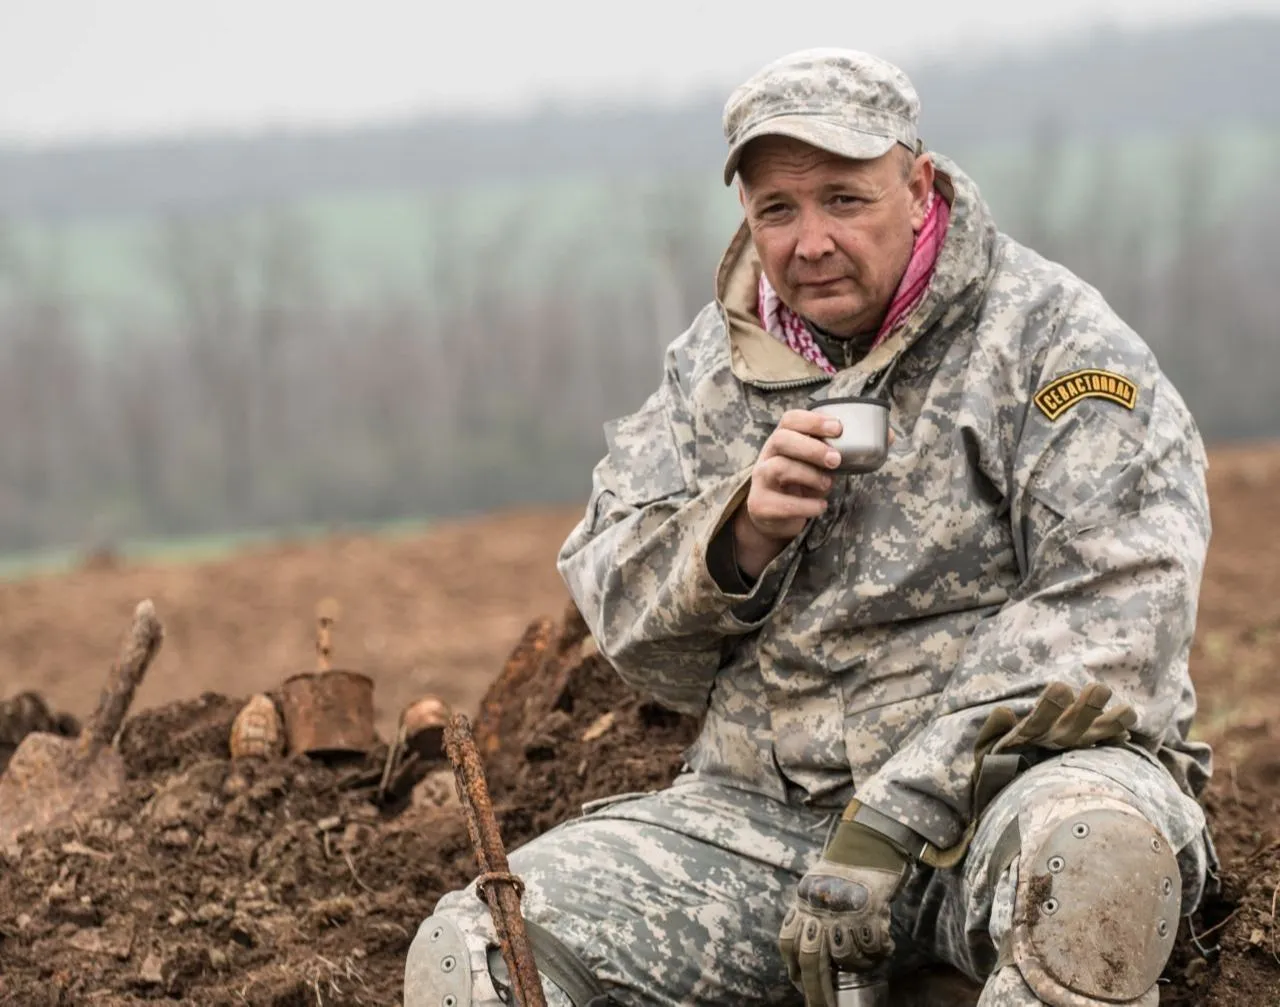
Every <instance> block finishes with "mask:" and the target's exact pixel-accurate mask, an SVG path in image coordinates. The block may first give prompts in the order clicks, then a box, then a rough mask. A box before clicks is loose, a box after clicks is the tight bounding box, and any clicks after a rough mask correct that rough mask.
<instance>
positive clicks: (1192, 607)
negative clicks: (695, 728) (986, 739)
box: [559, 157, 1210, 847]
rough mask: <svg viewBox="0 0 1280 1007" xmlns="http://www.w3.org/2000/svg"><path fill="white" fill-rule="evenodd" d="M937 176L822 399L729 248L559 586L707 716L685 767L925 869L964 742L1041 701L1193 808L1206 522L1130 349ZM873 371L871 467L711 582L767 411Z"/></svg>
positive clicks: (678, 698) (599, 634)
mask: <svg viewBox="0 0 1280 1007" xmlns="http://www.w3.org/2000/svg"><path fill="white" fill-rule="evenodd" d="M935 160H936V162H937V165H938V169H939V171H938V183H937V184H938V188H939V191H941V192H942V194H943V195H944V197H945V198H947V199H948V200H949V201H950V202H951V205H952V220H951V224H950V228H949V230H948V233H947V238H946V242H945V244H944V246H943V249H942V252H941V255H940V258H939V261H938V265H937V269H936V271H935V274H934V277H933V280H932V282H931V285H930V287H929V290H928V291H927V293H926V295H925V297H924V299H923V300H922V301H921V302H920V303H919V304H918V305H917V306H916V308H915V309H914V310H913V312H912V313H911V314H910V315H909V316H908V317H907V319H906V320H905V322H904V323H903V324H902V325H900V326H899V328H898V329H897V330H896V331H895V332H894V334H892V335H891V336H890V337H889V338H888V339H887V340H886V341H884V342H883V343H881V344H880V345H879V346H878V347H877V348H876V349H875V350H873V351H872V352H871V353H870V354H869V355H868V356H866V357H865V358H864V359H862V360H861V361H858V362H857V363H855V364H854V365H852V366H846V367H845V368H844V369H843V370H841V371H839V372H838V373H837V374H836V375H835V376H834V377H831V376H828V375H825V374H823V373H822V372H821V371H820V370H819V369H818V368H817V367H815V366H813V365H811V364H809V363H808V362H806V361H805V360H803V359H802V358H800V357H799V356H798V355H797V354H795V353H793V352H792V351H790V350H789V349H787V348H786V347H785V346H784V345H783V344H782V343H780V342H778V341H776V340H775V339H773V338H772V337H771V336H769V335H768V334H767V333H766V332H764V331H763V330H762V329H761V328H760V327H759V324H758V319H757V318H756V316H755V311H754V297H755V291H756V282H757V278H758V275H759V264H758V260H757V259H756V257H755V254H754V251H753V249H752V247H751V243H750V240H749V236H748V235H747V233H746V231H745V229H743V230H740V231H739V233H738V235H737V236H736V238H735V239H734V241H733V243H732V244H731V246H730V247H729V249H728V251H727V252H726V254H725V257H724V259H723V261H722V263H721V266H720V269H719V273H718V277H717V295H718V296H717V299H716V301H715V302H714V303H712V304H710V305H708V306H707V307H706V308H705V309H704V310H703V311H702V312H701V313H700V314H699V315H698V317H697V319H696V320H695V321H694V323H693V325H692V327H691V328H690V329H689V330H688V331H687V332H685V333H684V334H683V335H681V336H680V337H679V338H678V339H676V340H675V341H674V342H673V343H672V344H671V346H670V347H669V349H668V351H667V353H666V357H665V366H664V380H663V382H662V384H661V386H660V387H659V388H658V390H657V391H656V392H654V393H653V394H652V395H651V396H650V397H649V399H648V400H647V401H646V402H645V404H644V405H643V406H642V407H641V408H640V410H639V411H638V412H636V413H634V414H632V415H630V416H627V417H625V418H623V419H620V420H617V421H614V422H611V423H609V424H607V425H606V428H605V433H606V440H607V444H608V453H607V455H606V456H605V457H604V459H603V460H602V461H601V462H600V463H599V464H598V465H597V466H596V468H595V471H594V479H593V492H592V495H591V498H590V501H589V503H588V507H587V512H586V515H585V517H584V518H583V520H582V521H581V523H580V524H579V525H578V527H577V528H576V529H575V530H574V531H573V532H572V534H571V535H570V537H569V539H568V540H567V541H566V542H565V544H564V546H563V548H562V550H561V553H560V558H559V568H560V571H561V574H562V575H563V577H564V579H565V581H566V583H567V585H568V587H569V589H570V592H571V594H572V595H573V597H574V599H575V600H576V602H577V604H578V606H579V607H580V608H581V610H582V612H583V614H584V616H585V617H586V620H587V623H588V625H589V626H590V627H591V630H592V632H593V634H594V635H595V638H596V641H597V643H598V645H599V647H600V650H601V652H602V653H603V654H604V655H605V656H606V657H607V658H608V659H609V661H610V662H611V663H612V664H613V665H614V666H615V667H616V668H617V670H618V672H619V674H621V675H622V677H623V678H624V679H626V680H627V681H628V682H629V683H631V684H632V685H634V686H636V687H637V688H640V689H642V690H644V691H647V692H648V693H650V694H652V695H654V696H656V697H657V698H658V699H660V700H661V701H662V702H664V703H666V704H668V705H670V706H672V707H674V708H676V709H679V710H682V711H687V712H691V713H696V714H703V713H705V719H704V722H703V726H702V730H701V733H700V736H699V738H698V740H697V742H696V743H695V744H694V746H693V747H692V748H691V749H690V751H689V752H688V753H687V760H688V765H689V767H691V768H692V769H694V770H697V771H699V772H701V773H704V774H708V775H712V776H714V777H717V778H720V779H724V780H727V781H730V782H733V783H736V784H738V785H740V786H742V787H746V788H749V789H752V790H754V791H757V792H761V793H765V794H768V795H772V796H774V797H776V798H777V799H779V800H787V801H798V802H803V803H809V804H814V805H818V806H828V805H829V806H833V807H834V806H837V805H841V804H843V803H844V802H846V801H847V800H848V799H850V798H851V797H853V796H857V797H858V798H859V799H860V800H862V801H863V802H864V803H866V804H868V805H870V806H871V807H873V808H876V809H877V810H879V811H881V812H883V813H885V814H887V815H889V816H891V817H892V818H894V819H896V820H897V821H899V822H901V823H902V824H904V825H907V826H909V827H911V828H914V829H915V830H916V831H917V832H918V833H920V834H921V835H923V836H924V837H925V838H927V839H928V840H929V841H931V842H932V843H934V844H935V845H937V846H942V847H945V846H949V845H951V844H952V843H954V842H955V841H956V840H957V839H958V838H959V837H960V835H961V833H962V832H963V830H964V828H965V826H966V825H967V824H968V822H969V820H970V818H971V800H970V790H971V783H972V779H971V778H972V775H973V757H972V746H973V741H974V737H975V735H976V733H977V730H978V728H979V726H980V725H981V724H982V722H983V721H984V720H985V719H986V717H987V715H988V714H989V713H990V712H991V710H992V709H993V708H994V707H995V706H997V705H1005V706H1009V707H1011V708H1013V709H1014V710H1015V711H1017V712H1018V713H1020V714H1021V713H1025V712H1026V711H1027V710H1029V708H1030V706H1031V705H1032V702H1033V700H1034V699H1035V697H1036V696H1037V695H1038V694H1039V693H1040V692H1041V690H1042V689H1043V688H1044V686H1045V685H1046V684H1047V683H1049V682H1051V681H1054V680H1060V681H1064V682H1067V683H1069V684H1071V685H1072V686H1073V687H1078V686H1080V685H1082V684H1084V683H1085V682H1087V681H1089V680H1098V681H1102V682H1104V683H1106V684H1107V685H1109V686H1111V687H1112V689H1113V690H1114V692H1115V694H1116V700H1114V701H1116V702H1120V701H1125V702H1129V703H1131V704H1132V705H1133V706H1134V708H1135V709H1136V710H1137V712H1138V714H1139V721H1138V724H1137V727H1136V728H1135V731H1134V741H1133V744H1134V745H1135V746H1137V747H1140V748H1141V749H1142V750H1144V751H1145V752H1147V753H1148V755H1149V756H1151V757H1152V758H1155V759H1158V760H1159V761H1160V762H1161V763H1162V764H1164V765H1165V766H1166V768H1167V769H1168V770H1169V772H1170V773H1171V774H1172V776H1173V778H1174V779H1175V780H1176V781H1177V783H1178V785H1179V786H1180V787H1181V789H1182V790H1183V791H1184V792H1186V793H1188V794H1197V793H1199V791H1200V790H1201V789H1202V787H1203V785H1204V783H1205V780H1206V779H1207V776H1208V772H1209V766H1210V753H1209V750H1208V749H1207V747H1205V746H1203V745H1200V744H1197V743H1192V742H1190V741H1189V740H1188V738H1187V733H1188V731H1189V729H1190V725H1191V720H1192V717H1193V715H1194V712H1195V694H1194V691H1193V688H1192V684H1191V681H1190V678H1189V676H1188V673H1187V657H1188V651H1189V648H1190V643H1191V638H1192V634H1193V626H1194V621H1195V611H1196V602H1197V596H1198V592H1199V584H1200V578H1201V572H1202V568H1203V562H1204V557H1205V550H1206V547H1207V542H1208V537H1209V514H1208V503H1207V499H1206V493H1205V483H1204V470H1205V467H1206V459H1205V455H1204V449H1203V445H1202V443H1201V440H1200V436H1199V433H1198V432H1197V430H1196V428H1195V425H1194V423H1193V421H1192V418H1191V416H1190V415H1189V413H1188V411H1187V409H1186V407H1185V405H1184V404H1183V402H1182V400H1181V398H1180V397H1179V395H1178V393H1177V392H1176V391H1175V389H1174V388H1173V387H1172V385H1171V384H1170V383H1169V381H1168V380H1167V379H1166V378H1165V377H1164V375H1163V374H1162V373H1161V371H1160V369H1159V367H1158V365H1157V362H1156V360H1155V357H1154V356H1153V354H1152V353H1151V351H1150V349H1149V348H1148V347H1147V346H1146V345H1145V344H1144V343H1143V342H1142V340H1141V339H1140V338H1139V337H1138V336H1137V335H1136V334H1135V333H1134V332H1133V331H1132V330H1130V329H1129V328H1128V327H1127V326H1126V325H1125V324H1124V323H1123V322H1122V321H1121V320H1120V319H1119V318H1118V317H1117V316H1116V315H1115V314H1114V312H1112V310H1111V309H1110V308H1109V307H1108V306H1107V305H1106V303H1105V302H1104V301H1103V299H1102V297H1101V296H1100V295H1099V294H1098V292H1097V291H1095V290H1094V289H1093V288H1091V287H1090V286H1088V285H1086V284H1085V283H1084V282H1082V281H1081V280H1079V279H1078V278H1076V277H1075V276H1073V275H1072V274H1071V273H1070V272H1068V271H1067V270H1066V269H1064V268H1063V267H1061V266H1058V265H1055V264H1053V263H1050V262H1047V261H1045V260H1044V259H1042V258H1040V257H1039V256H1037V255H1036V254H1035V253H1033V252H1032V251H1030V250H1028V249H1027V248H1025V247H1022V246H1020V245H1019V244H1017V243H1016V242H1014V241H1013V240H1012V239H1010V238H1009V237H1007V236H1005V235H1003V234H1001V233H999V232H998V231H997V230H996V228H995V225H994V223H993V221H992V219H991V216H990V213H989V211H988V210H987V207H986V206H985V204H984V203H983V201H982V199H981V196H980V195H979V193H978V191H977V188H976V186H975V185H974V184H973V182H972V181H970V180H969V179H968V178H966V177H965V176H964V175H963V174H961V173H960V172H959V170H958V169H957V168H956V167H955V166H954V165H953V164H952V163H951V162H949V161H947V160H946V159H945V158H941V157H935ZM836 363H837V366H839V364H840V361H836ZM890 366H892V367H893V370H892V372H891V378H890V380H889V382H888V391H889V395H890V398H891V400H892V408H891V423H892V426H893V430H894V433H895V437H896V439H895V441H894V444H893V447H892V449H891V453H890V457H889V460H888V461H887V462H886V463H885V465H884V466H883V467H882V468H881V469H880V470H879V471H877V472H875V473H872V474H869V475H862V476H849V477H838V481H837V484H836V486H835V488H834V489H833V491H832V494H831V501H832V503H831V506H830V507H829V508H828V510H827V512H826V513H825V514H824V515H823V516H822V517H821V518H819V519H817V520H814V521H811V522H810V523H809V524H808V526H807V527H806V529H805V531H804V533H802V534H801V535H800V536H799V537H798V538H797V539H795V540H794V541H793V542H792V543H790V545H788V547H787V548H786V549H785V550H784V551H783V552H782V553H781V554H780V555H779V556H778V557H777V558H776V559H775V560H774V561H773V562H772V563H771V564H770V565H769V567H767V568H766V570H765V571H764V572H763V573H762V574H761V576H760V577H759V578H758V579H757V580H756V582H755V583H754V584H753V585H750V586H748V585H747V584H746V583H745V582H742V583H740V584H738V585H735V584H733V583H732V582H733V580H735V579H740V578H735V577H731V576H726V575H724V574H721V573H718V572H716V570H717V567H718V566H719V565H721V561H720V560H718V559H717V555H718V553H720V552H722V551H723V548H724V546H723V543H724V542H725V541H727V539H728V535H729V533H728V530H727V528H726V522H727V520H728V518H729V516H730V515H731V514H732V513H733V511H734V510H735V509H736V508H737V506H738V505H739V504H740V503H741V502H742V501H743V500H744V499H745V496H746V492H747V488H748V485H749V481H750V474H751V468H752V465H753V463H754V461H755V459H756V456H757V454H758V453H759V451H760V449H761V447H762V446H763V444H764V442H765V439H766V438H767V437H768V436H769V434H770V433H771V432H772V431H773V429H774V428H775V426H776V425H777V423H778V421H779V419H780V418H781V416H782V414H783V412H784V411H785V410H787V409H792V408H804V407H805V406H806V405H807V404H808V403H809V401H810V400H811V399H812V398H814V397H819V398H821V397H836V396H840V395H850V394H857V393H858V392H859V391H861V390H862V389H863V387H864V386H865V385H868V384H869V383H870V382H871V381H872V380H874V379H876V378H877V377H878V376H879V375H881V374H883V373H885V372H886V370H887V369H888V368H889V367H890Z"/></svg>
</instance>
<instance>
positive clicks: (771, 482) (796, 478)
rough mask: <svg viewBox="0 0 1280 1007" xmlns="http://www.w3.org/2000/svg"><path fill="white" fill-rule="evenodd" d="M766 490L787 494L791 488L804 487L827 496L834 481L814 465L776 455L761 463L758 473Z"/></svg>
mask: <svg viewBox="0 0 1280 1007" xmlns="http://www.w3.org/2000/svg"><path fill="white" fill-rule="evenodd" d="M756 474H757V475H758V476H759V478H760V481H761V482H762V483H763V485H764V487H765V488H766V489H771V490H776V491H778V492H779V493H786V492H787V491H788V489H789V488H791V487H802V488H804V489H806V490H812V491H814V492H815V493H820V494H822V495H823V496H826V495H827V493H828V492H830V490H831V486H832V479H831V476H829V475H827V474H826V473H825V472H822V471H820V470H818V469H816V468H814V467H813V466H812V465H806V464H805V463H804V462H800V461H796V460H795V459H794V458H784V457H783V456H782V455H774V456H773V457H772V458H768V459H766V460H765V461H763V462H761V463H760V467H759V469H757V473H756Z"/></svg>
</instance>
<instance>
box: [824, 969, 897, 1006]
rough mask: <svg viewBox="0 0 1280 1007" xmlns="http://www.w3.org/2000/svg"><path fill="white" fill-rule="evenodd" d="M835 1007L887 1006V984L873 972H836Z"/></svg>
mask: <svg viewBox="0 0 1280 1007" xmlns="http://www.w3.org/2000/svg"><path fill="white" fill-rule="evenodd" d="M836 1005H837V1007H889V984H888V982H886V981H885V979H884V977H883V976H881V975H879V974H878V973H875V972H837V973H836Z"/></svg>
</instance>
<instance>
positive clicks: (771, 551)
mask: <svg viewBox="0 0 1280 1007" xmlns="http://www.w3.org/2000/svg"><path fill="white" fill-rule="evenodd" d="M786 547H787V543H786V542H785V541H784V540H782V539H775V538H770V537H769V536H767V535H765V534H764V533H763V532H761V531H760V529H759V528H757V527H756V526H755V524H754V523H753V522H752V520H751V515H750V514H748V513H747V505H746V503H743V504H742V506H740V507H739V508H738V512H737V513H736V514H734V516H733V555H734V559H735V560H736V561H737V564H738V570H739V571H740V572H741V573H742V574H743V576H745V577H746V578H747V579H748V580H750V581H753V582H754V581H755V580H757V579H758V578H759V577H760V574H762V573H763V572H764V569H765V567H767V566H768V565H769V564H770V563H772V562H773V561H774V559H776V558H777V556H778V554H779V553H781V552H782V550H783V549H785V548H786Z"/></svg>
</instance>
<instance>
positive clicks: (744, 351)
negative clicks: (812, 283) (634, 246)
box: [716, 154, 996, 395]
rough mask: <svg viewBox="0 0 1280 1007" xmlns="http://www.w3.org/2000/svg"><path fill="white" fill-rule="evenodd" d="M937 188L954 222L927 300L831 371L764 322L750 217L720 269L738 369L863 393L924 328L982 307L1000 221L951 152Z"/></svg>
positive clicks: (763, 377) (939, 160) (740, 374)
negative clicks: (850, 363) (888, 332)
mask: <svg viewBox="0 0 1280 1007" xmlns="http://www.w3.org/2000/svg"><path fill="white" fill-rule="evenodd" d="M933 160H934V165H935V168H936V181H935V183H934V185H935V188H936V189H937V190H938V192H939V193H941V195H942V197H943V198H944V199H946V200H947V202H948V203H949V204H950V205H951V223H950V225H949V226H948V228H947V237H946V241H945V242H944V243H943V246H942V251H941V252H940V253H939V254H938V262H937V265H936V266H935V268H934V273H933V278H932V280H930V282H929V287H928V289H927V290H926V291H925V294H924V296H923V297H922V298H921V299H920V302H919V303H918V304H917V305H916V306H915V308H914V309H912V311H911V313H910V314H908V315H907V317H906V318H905V319H904V321H903V323H902V324H901V325H899V326H898V327H897V329H896V330H895V331H894V332H893V334H892V335H890V336H889V338H888V339H886V340H885V341H884V342H882V343H881V344H880V345H879V346H877V347H876V348H875V349H874V350H872V351H871V353H869V354H867V356H866V357H864V358H863V359H862V360H860V361H858V363H856V364H854V365H853V366H852V367H849V368H846V369H845V370H842V371H840V372H839V373H838V374H836V375H835V377H830V376H829V375H827V374H826V373H824V372H823V370H822V369H821V368H820V367H818V366H817V365H816V364H811V363H809V361H807V360H805V359H804V358H803V357H801V356H800V355H799V354H798V353H794V352H792V350H791V349H789V348H788V347H787V346H786V345H785V344H784V343H782V342H780V341H779V340H777V339H775V338H774V337H773V336H771V335H770V334H769V333H768V332H767V331H765V330H764V329H763V328H762V327H761V325H760V319H759V317H758V316H757V314H756V295H757V289H758V285H759V282H760V259H759V257H758V256H757V255H756V252H755V248H754V246H753V245H752V243H751V234H750V232H749V231H748V229H747V225H746V223H745V221H744V222H743V224H742V225H741V226H740V227H739V228H738V232H737V233H736V234H735V235H734V236H733V240H732V241H731V242H730V243H729V247H728V249H727V250H726V251H725V253H724V256H723V257H722V258H721V260H720V266H719V269H718V270H717V271H716V301H717V303H718V304H719V306H720V312H721V316H722V317H723V319H724V324H725V332H726V335H727V338H728V340H729V356H730V361H731V367H732V369H733V373H734V375H735V376H736V377H737V378H738V379H739V380H741V381H745V382H747V383H748V384H752V385H756V386H758V387H761V388H788V387H799V386H801V385H807V384H814V385H816V384H819V383H821V382H823V381H826V380H830V381H831V382H832V388H831V394H833V395H834V394H841V395H844V394H857V392H858V391H860V390H861V389H862V387H863V386H864V385H865V384H866V383H867V381H868V379H869V378H870V377H872V376H873V375H875V374H877V373H879V372H881V371H883V370H885V368H887V367H888V366H889V365H890V364H891V363H892V362H893V361H894V360H896V359H897V357H898V356H899V355H900V354H901V353H902V352H903V351H904V350H906V349H907V348H909V347H910V346H911V345H913V344H914V343H915V342H916V340H918V339H919V338H920V337H921V336H922V335H924V334H925V333H926V332H928V331H929V330H931V329H933V328H934V327H935V326H938V325H939V324H940V323H941V325H942V326H943V327H950V326H952V325H954V324H955V323H956V322H957V321H959V320H960V318H962V317H963V316H964V315H966V314H968V313H969V312H971V311H972V310H974V309H976V307H977V305H978V304H979V303H980V302H981V300H982V296H983V294H984V293H985V291H986V287H987V283H988V281H989V277H990V273H991V270H992V256H993V253H994V250H995V242H996V228H995V222H994V221H993V219H992V217H991V212H990V210H989V209H988V208H987V205H986V203H985V202H984V201H983V199H982V196H981V194H980V193H979V191H978V187H977V185H976V184H975V183H974V182H973V180H972V179H970V178H969V177H968V176H967V175H965V174H963V173H962V172H961V171H960V170H959V168H958V167H957V166H956V165H955V164H954V163H953V162H951V161H950V160H949V159H948V158H946V157H943V156H942V155H940V154H934V155H933Z"/></svg>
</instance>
